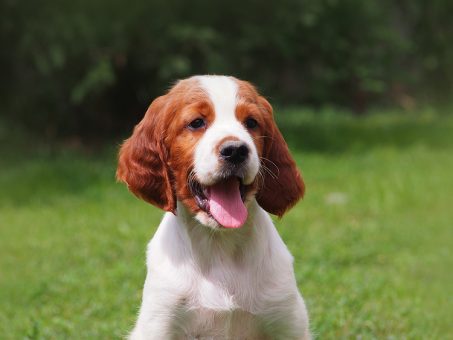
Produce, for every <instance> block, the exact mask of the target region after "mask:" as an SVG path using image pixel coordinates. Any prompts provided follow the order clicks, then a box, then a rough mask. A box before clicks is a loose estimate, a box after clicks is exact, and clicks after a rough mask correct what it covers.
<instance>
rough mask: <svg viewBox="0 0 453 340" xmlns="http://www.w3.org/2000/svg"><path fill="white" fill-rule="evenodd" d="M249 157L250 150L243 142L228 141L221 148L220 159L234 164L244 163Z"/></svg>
mask: <svg viewBox="0 0 453 340" xmlns="http://www.w3.org/2000/svg"><path fill="white" fill-rule="evenodd" d="M248 155H249V148H248V147H247V145H245V144H244V143H243V142H239V141H228V142H225V143H223V144H222V145H221V146H220V157H221V158H222V159H224V160H225V161H228V162H230V163H233V164H240V163H242V162H244V161H245V160H246V159H247V157H248Z"/></svg>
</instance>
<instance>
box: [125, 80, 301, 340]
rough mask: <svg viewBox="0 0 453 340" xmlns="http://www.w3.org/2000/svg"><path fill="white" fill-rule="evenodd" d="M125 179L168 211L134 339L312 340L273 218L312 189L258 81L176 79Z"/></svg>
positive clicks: (150, 260)
mask: <svg viewBox="0 0 453 340" xmlns="http://www.w3.org/2000/svg"><path fill="white" fill-rule="evenodd" d="M117 178H118V180H119V181H121V182H124V183H126V184H127V186H128V188H129V190H130V191H132V193H134V194H135V195H136V196H138V197H139V198H141V199H143V200H144V201H146V202H148V203H151V204H152V205H155V206H157V207H159V208H161V209H163V210H164V211H166V213H165V215H164V217H163V219H162V222H161V223H160V225H159V227H158V229H157V231H156V233H155V234H154V236H153V238H152V239H151V241H150V242H149V244H148V247H147V269H148V271H147V276H146V280H145V285H144V289H143V299H142V304H141V308H140V312H139V316H138V320H137V322H136V325H135V327H134V329H133V331H132V333H131V334H130V335H129V337H130V339H310V333H309V326H308V314H307V310H306V307H305V304H304V301H303V299H302V297H301V295H300V294H299V291H298V289H297V284H296V280H295V276H294V270H293V258H292V256H291V254H290V252H289V251H288V249H287V247H286V246H285V244H284V243H283V241H282V239H281V238H280V236H279V234H278V233H277V230H276V228H275V226H274V225H273V223H272V220H271V218H270V216H269V215H268V213H271V214H274V215H277V216H279V217H281V216H282V215H283V214H284V213H285V212H286V211H287V210H288V209H290V208H291V207H292V206H293V205H294V204H295V203H296V202H297V201H298V200H299V199H300V198H301V197H302V196H303V194H304V190H305V186H304V182H303V180H302V178H301V175H300V173H299V171H298V169H297V168H296V164H295V162H294V160H293V158H292V157H291V155H290V153H289V150H288V146H287V144H286V142H285V141H284V139H283V137H282V135H281V133H280V131H279V130H278V128H277V126H276V124H275V122H274V119H273V110H272V107H271V105H270V104H269V102H268V101H267V100H266V99H265V98H264V97H262V96H261V95H259V93H258V92H257V90H256V89H255V87H254V86H253V85H251V84H250V83H249V82H246V81H242V80H239V79H236V78H234V77H227V76H194V77H191V78H188V79H185V80H181V81H179V82H177V83H176V84H175V85H174V86H173V87H172V88H171V89H170V90H169V91H168V93H166V94H165V95H163V96H161V97H158V98H157V99H155V100H154V101H153V102H152V103H151V105H150V107H149V108H148V110H147V112H146V114H145V116H144V118H143V120H142V121H141V122H140V123H139V124H138V125H137V126H136V127H135V128H134V131H133V133H132V136H131V137H130V138H129V139H127V140H126V141H125V142H124V143H123V144H122V146H121V148H120V151H119V158H118V169H117ZM267 212H268V213H267Z"/></svg>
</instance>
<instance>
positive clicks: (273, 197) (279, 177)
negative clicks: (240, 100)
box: [257, 97, 305, 217]
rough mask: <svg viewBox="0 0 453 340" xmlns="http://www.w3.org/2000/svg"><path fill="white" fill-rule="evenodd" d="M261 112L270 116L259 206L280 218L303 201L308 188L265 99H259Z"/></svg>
mask: <svg viewBox="0 0 453 340" xmlns="http://www.w3.org/2000/svg"><path fill="white" fill-rule="evenodd" d="M258 104H259V106H260V108H261V110H263V111H265V113H266V117H267V119H266V124H267V126H266V127H265V129H266V131H265V136H266V138H265V139H264V151H263V158H262V160H261V162H262V166H264V167H266V168H267V169H266V170H264V171H263V175H264V183H262V186H261V188H260V190H259V191H258V193H257V201H258V203H259V205H260V206H261V207H262V208H263V209H264V210H266V211H267V212H269V213H271V214H274V215H277V216H279V217H281V216H283V214H284V213H285V212H286V211H287V210H288V209H290V208H291V207H292V206H294V204H296V203H297V201H298V200H299V199H300V198H301V197H303V195H304V191H305V185H304V182H303V180H302V177H301V175H300V173H299V170H298V169H297V167H296V163H295V162H294V159H293V158H292V157H291V154H290V153H289V150H288V145H287V144H286V142H285V140H284V139H283V136H282V134H281V132H280V131H279V129H278V127H277V125H276V124H275V121H274V118H273V112H272V106H271V105H270V104H269V102H268V101H267V100H266V99H264V98H263V97H259V98H258Z"/></svg>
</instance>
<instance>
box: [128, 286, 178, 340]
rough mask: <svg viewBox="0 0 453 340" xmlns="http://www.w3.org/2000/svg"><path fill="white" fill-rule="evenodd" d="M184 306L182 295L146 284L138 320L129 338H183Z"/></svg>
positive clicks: (132, 339)
mask: <svg viewBox="0 0 453 340" xmlns="http://www.w3.org/2000/svg"><path fill="white" fill-rule="evenodd" d="M150 291H151V292H150ZM184 306H185V304H184V298H183V297H182V295H179V294H174V293H169V292H168V290H162V289H156V288H154V287H153V288H152V289H151V287H146V286H145V289H144V292H143V302H142V306H141V308H140V313H139V316H138V320H137V323H136V325H135V328H134V330H133V331H132V333H131V334H130V336H129V339H131V340H145V339H146V340H153V339H159V340H160V339H180V338H182V337H183V334H184V328H185V321H186V320H185V317H184V315H185V313H184V311H183V310H184Z"/></svg>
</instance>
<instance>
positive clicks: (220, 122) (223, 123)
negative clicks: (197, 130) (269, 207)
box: [194, 76, 260, 185]
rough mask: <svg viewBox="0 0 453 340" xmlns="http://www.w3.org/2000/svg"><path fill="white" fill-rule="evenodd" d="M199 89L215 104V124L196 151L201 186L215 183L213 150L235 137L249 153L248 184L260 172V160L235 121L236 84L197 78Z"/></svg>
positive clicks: (226, 79)
mask: <svg viewBox="0 0 453 340" xmlns="http://www.w3.org/2000/svg"><path fill="white" fill-rule="evenodd" d="M197 78H198V80H199V82H200V84H201V86H202V87H203V88H204V90H205V91H206V92H207V94H208V96H209V98H210V99H211V102H212V103H213V104H214V109H215V119H214V123H213V124H212V125H211V126H209V127H208V129H207V131H206V132H205V134H204V135H203V137H202V138H201V140H200V141H199V143H198V145H197V147H196V151H195V162H194V164H195V174H196V176H197V179H198V181H199V182H200V183H201V184H204V185H212V184H214V183H215V182H216V180H217V179H218V178H217V177H218V169H219V157H218V155H217V153H216V152H215V148H214V146H215V145H217V143H218V142H219V141H221V140H222V139H223V138H225V137H236V138H238V139H239V140H240V141H242V142H244V143H245V144H247V146H248V147H249V149H250V151H251V153H250V157H249V159H248V163H247V165H246V169H247V171H246V173H245V174H244V175H245V176H244V184H250V183H252V182H253V180H254V179H255V176H256V174H257V173H258V170H259V164H260V162H259V158H258V152H257V151H256V147H255V144H254V143H253V140H252V137H251V136H250V134H249V133H248V132H247V130H246V129H245V127H244V126H243V125H242V123H241V122H239V121H238V120H237V119H236V115H235V109H236V103H237V90H238V89H237V87H238V86H237V84H236V82H235V81H234V80H233V79H231V78H229V77H220V76H199V77H197Z"/></svg>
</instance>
